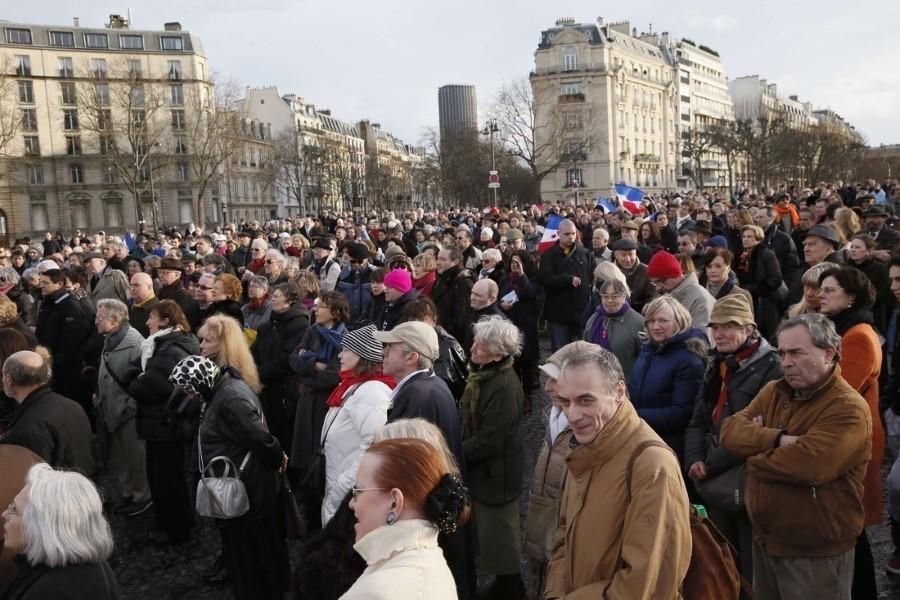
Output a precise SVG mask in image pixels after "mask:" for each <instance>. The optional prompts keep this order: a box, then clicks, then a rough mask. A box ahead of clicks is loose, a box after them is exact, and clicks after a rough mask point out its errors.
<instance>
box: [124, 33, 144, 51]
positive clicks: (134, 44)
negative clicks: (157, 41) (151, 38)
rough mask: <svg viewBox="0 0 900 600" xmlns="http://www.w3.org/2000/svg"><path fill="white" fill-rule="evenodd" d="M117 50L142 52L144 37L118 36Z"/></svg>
mask: <svg viewBox="0 0 900 600" xmlns="http://www.w3.org/2000/svg"><path fill="white" fill-rule="evenodd" d="M119 48H122V49H123V50H143V49H144V36H142V35H131V34H129V35H120V36H119Z"/></svg>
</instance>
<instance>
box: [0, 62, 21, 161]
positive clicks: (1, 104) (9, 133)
mask: <svg viewBox="0 0 900 600" xmlns="http://www.w3.org/2000/svg"><path fill="white" fill-rule="evenodd" d="M15 75H16V68H15V64H14V62H13V57H12V56H10V55H6V56H5V57H3V58H2V59H0V158H4V157H9V156H10V153H9V147H10V145H11V144H12V142H13V141H14V140H15V139H16V136H17V135H18V133H19V130H20V128H21V124H22V119H23V113H22V111H21V110H20V109H19V103H18V98H17V97H16V96H17V95H18V93H19V89H18V82H17V80H16V79H15ZM0 177H2V173H0Z"/></svg>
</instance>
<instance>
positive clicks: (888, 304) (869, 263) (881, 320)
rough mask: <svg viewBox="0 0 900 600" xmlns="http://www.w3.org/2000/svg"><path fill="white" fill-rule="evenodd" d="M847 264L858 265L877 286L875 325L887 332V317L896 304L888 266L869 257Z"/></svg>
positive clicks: (883, 332)
mask: <svg viewBox="0 0 900 600" xmlns="http://www.w3.org/2000/svg"><path fill="white" fill-rule="evenodd" d="M847 265H849V266H851V267H856V268H857V269H859V270H860V271H862V272H863V273H864V274H865V276H866V277H868V278H869V281H871V282H872V285H873V286H874V287H875V304H874V305H873V306H872V317H873V319H874V321H875V322H874V327H875V329H877V330H878V333H880V334H882V335H884V334H885V333H887V319H888V315H889V314H890V312H891V310H892V309H893V306H894V294H893V292H891V279H890V277H889V276H888V266H887V265H886V264H884V263H883V262H881V261H878V260H875V259H872V258H869V259H867V260H864V261H863V262H861V263H855V262H853V261H852V260H851V261H848V262H847Z"/></svg>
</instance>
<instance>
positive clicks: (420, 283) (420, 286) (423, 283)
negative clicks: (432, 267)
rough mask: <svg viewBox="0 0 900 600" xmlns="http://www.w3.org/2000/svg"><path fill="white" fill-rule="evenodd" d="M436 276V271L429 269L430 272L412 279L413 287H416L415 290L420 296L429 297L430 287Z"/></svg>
mask: <svg viewBox="0 0 900 600" xmlns="http://www.w3.org/2000/svg"><path fill="white" fill-rule="evenodd" d="M436 278H437V273H436V272H435V271H431V272H430V273H426V274H425V276H424V277H419V278H418V279H413V287H414V288H416V291H418V292H419V295H420V296H428V297H429V298H430V297H431V289H432V288H433V287H434V282H435V280H436Z"/></svg>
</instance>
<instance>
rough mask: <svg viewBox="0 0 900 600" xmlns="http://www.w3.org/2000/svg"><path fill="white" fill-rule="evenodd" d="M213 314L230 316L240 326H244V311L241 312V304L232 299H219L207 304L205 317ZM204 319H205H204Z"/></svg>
mask: <svg viewBox="0 0 900 600" xmlns="http://www.w3.org/2000/svg"><path fill="white" fill-rule="evenodd" d="M213 315H225V316H226V317H231V318H232V319H234V320H235V321H237V322H238V325H240V326H241V328H243V327H244V313H243V312H241V305H240V304H239V303H238V302H236V301H234V300H220V301H218V302H213V303H212V304H210V305H209V310H208V311H207V314H206V318H207V319H208V318H210V317H211V316H213ZM204 320H205V319H204Z"/></svg>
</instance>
